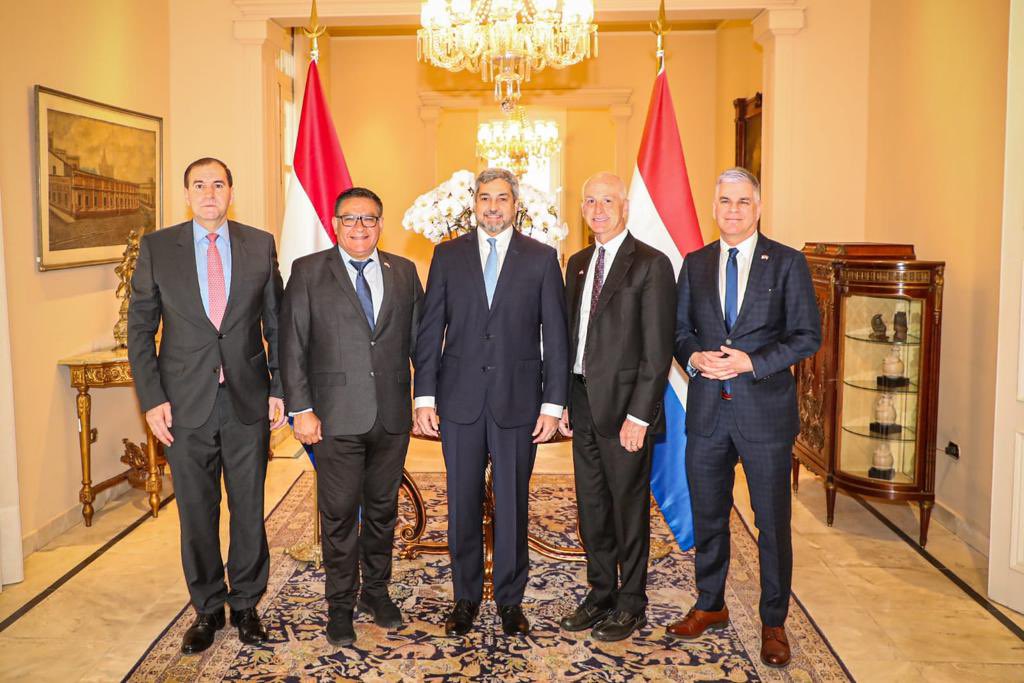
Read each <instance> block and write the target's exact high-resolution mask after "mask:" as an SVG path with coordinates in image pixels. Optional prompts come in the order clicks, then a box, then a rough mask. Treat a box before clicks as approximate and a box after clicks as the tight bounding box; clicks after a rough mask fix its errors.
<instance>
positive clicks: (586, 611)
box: [558, 603, 612, 631]
mask: <svg viewBox="0 0 1024 683" xmlns="http://www.w3.org/2000/svg"><path fill="white" fill-rule="evenodd" d="M611 613H612V608H611V607H603V606H601V605H598V604H589V605H588V604H587V603H583V604H582V605H580V606H579V607H577V608H576V611H575V612H573V613H572V614H570V615H568V616H566V617H563V618H562V620H561V621H560V622H558V625H559V626H561V627H562V630H563V631H585V630H587V629H588V628H591V627H593V626H594V624H599V623H601V622H602V621H604V620H605V619H607V618H608V617H609V616H611Z"/></svg>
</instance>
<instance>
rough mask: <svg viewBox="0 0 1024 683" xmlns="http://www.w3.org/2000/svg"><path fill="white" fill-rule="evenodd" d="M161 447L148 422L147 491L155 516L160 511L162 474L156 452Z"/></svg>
mask: <svg viewBox="0 0 1024 683" xmlns="http://www.w3.org/2000/svg"><path fill="white" fill-rule="evenodd" d="M158 448H159V445H158V442H157V440H156V437H155V436H153V432H152V431H150V429H149V424H148V423H147V424H146V464H147V465H148V470H149V477H148V478H147V479H146V491H147V492H148V493H149V507H150V508H152V509H153V517H154V518H155V517H156V516H157V515H158V514H159V512H160V489H161V485H160V476H159V475H158V474H157V471H156V453H157V449H158Z"/></svg>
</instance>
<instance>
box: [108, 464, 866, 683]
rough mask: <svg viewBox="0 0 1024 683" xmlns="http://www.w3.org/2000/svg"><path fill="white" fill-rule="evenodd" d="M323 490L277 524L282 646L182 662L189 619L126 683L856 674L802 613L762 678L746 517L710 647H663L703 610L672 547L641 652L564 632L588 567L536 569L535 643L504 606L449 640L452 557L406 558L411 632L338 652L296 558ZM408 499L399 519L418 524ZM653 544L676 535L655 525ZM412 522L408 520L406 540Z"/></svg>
mask: <svg viewBox="0 0 1024 683" xmlns="http://www.w3.org/2000/svg"><path fill="white" fill-rule="evenodd" d="M415 478H416V481H417V484H418V485H419V487H420V490H421V492H422V493H423V497H424V500H425V502H426V505H427V510H428V513H429V515H430V524H429V525H428V531H427V537H428V538H427V539H425V540H443V530H444V525H445V514H446V511H445V503H444V479H443V475H440V474H418V475H416V476H415ZM312 488H313V477H312V475H311V474H310V473H306V474H303V475H302V476H301V477H300V478H299V479H298V480H297V481H296V482H295V484H294V485H293V486H292V489H291V490H290V491H289V492H288V494H287V495H286V496H285V497H284V499H283V500H282V501H281V503H280V504H279V505H278V506H277V508H276V509H275V510H274V511H273V512H272V513H271V515H270V516H269V517H268V519H267V534H268V538H269V541H270V548H271V572H270V582H269V586H268V589H267V593H266V596H265V597H264V599H263V601H262V602H261V603H260V610H261V611H262V613H263V619H264V623H265V624H266V625H267V628H268V631H269V633H270V642H269V643H267V644H265V645H263V646H257V647H251V646H243V645H242V644H241V643H240V642H239V641H238V638H237V635H236V634H235V631H234V629H232V628H226V629H224V630H223V631H221V632H220V633H218V635H217V640H216V642H215V644H214V645H213V647H211V648H210V649H209V650H207V651H206V652H204V653H203V654H201V655H195V656H184V655H182V654H181V653H180V651H179V646H180V644H181V637H182V634H184V632H185V630H186V629H187V628H188V626H189V624H190V623H191V621H192V618H193V614H192V610H191V608H189V607H186V608H185V609H183V610H182V612H181V614H179V615H178V617H177V618H176V619H175V620H174V621H173V622H172V623H171V624H170V625H169V626H168V628H167V630H166V631H165V632H164V633H163V634H162V635H161V636H160V637H159V638H158V639H157V640H156V641H155V642H154V643H153V645H152V646H151V647H150V649H149V650H148V651H147V652H146V654H145V655H144V656H143V657H142V659H140V660H139V662H138V663H137V664H136V666H135V668H134V669H133V670H132V671H131V672H130V673H129V674H128V676H127V677H126V679H125V680H129V681H240V680H245V681H296V682H299V681H303V682H304V681H363V682H365V683H370V682H376V681H381V682H383V681H428V680H429V681H435V680H474V681H691V680H699V681H846V680H850V678H849V674H848V672H847V671H846V669H845V667H844V666H843V664H842V663H841V662H840V661H839V659H838V658H837V656H836V654H835V653H834V652H833V651H832V649H831V647H830V646H829V645H828V642H827V641H826V640H825V639H824V637H823V636H822V634H821V632H820V631H819V630H818V629H817V627H816V626H815V625H814V623H813V622H812V621H811V620H810V618H809V617H808V615H807V613H806V611H805V610H804V609H803V607H802V606H801V605H800V604H799V603H798V602H796V601H795V600H794V602H793V604H792V606H791V608H790V617H789V620H788V621H787V622H786V627H787V632H788V633H789V639H790V643H791V645H792V648H793V661H792V663H791V664H790V666H789V668H787V669H784V670H775V669H769V668H768V667H765V666H764V665H763V664H761V661H760V659H759V656H758V653H759V651H760V637H761V625H760V620H759V618H758V614H757V603H758V593H759V588H758V575H757V546H756V544H755V541H754V539H753V537H752V536H751V534H750V532H749V531H748V530H747V528H746V527H745V526H744V524H743V522H742V521H741V520H740V519H739V517H738V516H737V515H736V513H735V512H734V513H733V519H732V542H733V557H732V565H731V571H730V576H729V585H728V589H727V602H728V605H729V609H730V613H731V617H732V622H731V625H730V627H729V628H727V629H725V630H722V631H717V632H714V633H713V634H709V635H708V636H706V637H705V638H702V639H701V640H698V641H693V642H688V643H681V642H679V641H674V640H670V639H669V638H666V637H665V625H667V624H669V623H671V622H673V621H675V620H676V619H679V618H680V617H681V616H682V615H683V614H684V613H685V612H686V610H687V609H688V608H689V606H690V605H691V604H692V603H693V600H694V596H695V589H694V581H693V553H692V551H690V552H687V553H683V552H680V551H679V549H678V548H676V547H674V546H673V547H672V550H671V552H668V553H667V554H664V555H663V556H662V557H660V558H657V559H652V561H651V568H650V575H649V583H648V597H649V599H650V605H649V607H648V610H647V618H648V621H649V622H650V625H649V626H647V627H646V628H644V629H643V630H642V631H641V632H640V633H639V634H638V635H637V636H635V637H634V638H632V639H631V640H627V641H623V642H620V643H599V642H596V641H594V640H592V639H591V638H589V634H588V633H587V632H583V633H581V634H569V633H564V632H562V631H561V630H559V628H558V620H559V619H560V618H561V617H562V616H563V615H564V614H566V613H567V612H569V611H570V610H571V609H573V608H574V607H575V606H576V604H577V603H578V602H579V601H580V600H581V599H582V598H583V596H584V595H585V591H586V586H585V576H586V573H585V566H584V565H583V564H582V563H574V562H562V561H558V560H551V559H548V558H546V557H542V556H540V555H537V554H533V555H531V566H530V583H529V586H528V588H527V591H526V599H525V601H524V605H523V606H524V609H525V611H526V614H527V615H528V616H529V618H530V620H531V621H532V623H533V632H532V633H531V634H530V636H529V637H527V638H524V639H511V638H506V637H505V636H503V635H502V634H501V628H500V622H499V620H498V617H497V615H496V612H495V608H494V605H493V604H492V603H489V604H486V605H485V606H484V607H483V608H482V609H481V613H480V617H479V618H478V622H477V627H476V629H475V630H474V631H473V632H472V633H471V634H470V635H469V636H467V637H465V638H463V639H451V638H446V637H445V636H444V619H445V616H446V614H447V612H448V609H449V608H450V604H451V584H450V576H449V569H448V557H447V555H441V556H436V555H435V556H421V557H420V558H418V559H416V560H399V559H397V558H396V560H395V565H394V575H393V583H392V590H391V595H392V597H393V598H394V600H395V602H396V603H397V604H398V605H399V607H401V609H402V612H403V613H404V615H405V617H406V620H407V623H406V625H405V626H404V627H403V628H402V629H401V630H400V631H397V632H394V633H388V632H386V631H385V630H384V629H381V628H379V627H377V626H375V625H374V624H373V623H372V622H371V621H370V619H369V618H368V617H367V616H365V615H358V617H357V621H356V632H357V635H358V640H357V641H356V643H355V644H354V645H353V646H350V647H345V648H342V649H340V650H337V649H335V648H333V647H331V646H330V645H329V644H328V643H327V640H326V638H325V637H324V627H325V625H326V619H327V610H326V605H325V603H324V600H323V591H324V574H323V570H322V569H312V568H307V567H306V566H305V565H300V564H299V563H297V562H296V561H295V560H293V559H291V558H289V557H287V556H286V555H284V553H283V551H284V549H285V548H287V547H289V546H291V545H293V544H294V543H296V542H298V541H300V540H302V539H303V538H304V537H308V535H309V534H310V533H311V529H312V507H311V502H312V498H311V496H312ZM530 504H531V509H530V516H531V520H532V522H531V523H532V524H533V527H534V528H533V529H532V532H533V533H534V534H535V535H538V536H541V537H543V538H545V539H546V540H549V541H551V542H555V543H558V544H560V545H571V544H573V543H574V542H575V528H576V510H575V498H574V493H573V482H572V477H570V476H565V475H557V476H555V475H537V476H534V477H533V482H532V487H531V503H530ZM411 509H412V508H411V506H410V505H409V502H408V501H406V500H405V499H404V497H403V498H402V500H401V504H400V517H401V518H404V519H405V520H408V519H410V518H411ZM652 521H653V523H654V528H653V536H654V539H655V541H660V542H661V543H662V544H668V543H669V542H670V539H671V535H670V533H669V531H668V528H667V527H666V526H665V524H664V522H663V521H662V519H661V515H660V514H658V513H657V512H654V513H653V514H652ZM402 524H403V519H400V520H399V528H401V526H402Z"/></svg>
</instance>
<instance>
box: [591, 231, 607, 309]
mask: <svg viewBox="0 0 1024 683" xmlns="http://www.w3.org/2000/svg"><path fill="white" fill-rule="evenodd" d="M602 287H604V247H601V248H600V249H598V250H597V263H596V264H595V265H594V286H593V289H591V290H590V317H591V318H593V317H594V311H596V310H597V301H598V299H600V298H601V288H602Z"/></svg>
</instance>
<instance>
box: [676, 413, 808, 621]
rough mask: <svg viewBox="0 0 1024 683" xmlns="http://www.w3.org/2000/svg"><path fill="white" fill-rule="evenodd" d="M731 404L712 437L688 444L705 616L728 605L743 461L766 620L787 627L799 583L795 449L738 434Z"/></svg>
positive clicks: (693, 438)
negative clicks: (732, 520)
mask: <svg viewBox="0 0 1024 683" xmlns="http://www.w3.org/2000/svg"><path fill="white" fill-rule="evenodd" d="M735 409H736V406H734V405H733V404H732V402H731V401H724V400H723V401H722V409H721V410H720V411H719V414H718V424H717V425H716V427H715V430H714V432H712V434H711V435H710V436H701V435H700V434H695V433H693V432H690V433H688V434H687V437H686V439H687V441H686V476H687V478H688V480H689V488H690V504H691V505H692V507H693V534H694V540H695V544H696V557H695V565H696V575H697V592H698V596H697V604H696V605H695V607H696V608H697V609H699V610H705V611H712V610H720V609H722V607H723V606H724V605H725V579H726V575H727V574H728V572H729V553H730V546H729V515H730V513H731V511H732V505H733V498H732V488H733V482H734V479H735V471H736V462H737V459H740V460H742V461H743V472H744V474H745V475H746V478H747V489H748V490H749V491H750V504H751V507H752V508H753V509H754V525H755V526H756V527H757V530H758V538H757V548H758V556H759V560H760V568H761V602H760V613H761V621H762V623H763V624H764V625H766V626H782V625H783V624H784V623H785V621H786V615H787V613H788V611H789V595H790V588H791V585H792V578H793V543H792V537H791V533H790V518H791V514H792V503H791V499H790V489H789V487H790V472H791V468H792V460H791V459H792V453H793V442H792V441H785V442H780V443H763V442H755V441H749V440H747V439H744V438H743V436H742V435H741V434H740V433H739V430H738V429H737V428H736V420H735V416H734V415H733V411H734V410H735Z"/></svg>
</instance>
